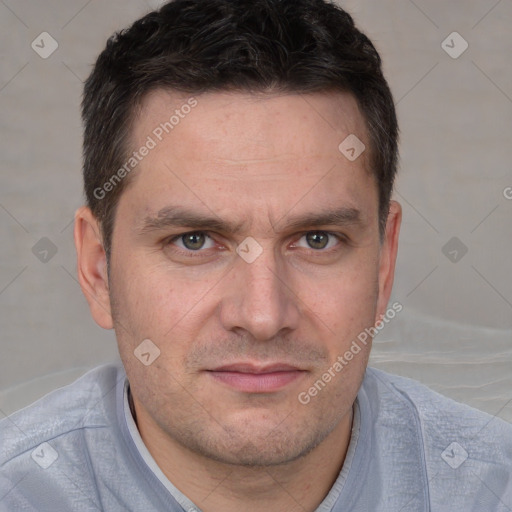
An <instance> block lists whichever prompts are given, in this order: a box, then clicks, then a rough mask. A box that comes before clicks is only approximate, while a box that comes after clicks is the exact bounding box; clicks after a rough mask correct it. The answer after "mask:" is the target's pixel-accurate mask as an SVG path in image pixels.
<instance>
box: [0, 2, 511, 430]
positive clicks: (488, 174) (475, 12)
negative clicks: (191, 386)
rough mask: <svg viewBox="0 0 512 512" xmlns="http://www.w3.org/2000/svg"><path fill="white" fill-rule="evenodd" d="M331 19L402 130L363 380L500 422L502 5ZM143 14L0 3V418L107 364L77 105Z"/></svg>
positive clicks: (507, 74) (411, 8) (503, 352)
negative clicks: (388, 254)
mask: <svg viewBox="0 0 512 512" xmlns="http://www.w3.org/2000/svg"><path fill="white" fill-rule="evenodd" d="M340 3H341V5H343V6H345V8H346V9H347V10H348V11H349V12H350V13H351V14H353V16H354V17H355V19H356V22H357V23H358V25H359V26H360V28H361V29H363V30H364V31H366V32H367V34H368V35H369V36H370V38H372V40H373V41H374V43H375V45H376V46H377V48H378V49H379V50H380V52H381V55H382V57H383V60H384V64H385V72H386V75H387V78H388V80H389V82H390V85H391V88H392V90H393V91H394V95H395V99H396V103H397V109H398V114H399V120H400V124H401V131H402V142H401V154H402V161H401V171H400V176H399V179H398V183H397V190H396V199H398V200H399V201H400V202H401V203H402V205H403V207H404V225H403V229H402V241H401V249H400V253H399V260H398V271H397V277H396V285H395V290H394V294H393V298H392V301H394V300H397V301H399V302H401V303H402V304H403V306H404V309H403V311H402V312H401V313H400V314H399V315H397V317H396V318H395V319H394V320H393V322H392V323H390V324H389V326H388V327H387V328H386V329H385V330H384V331H383V332H382V333H381V334H380V335H379V338H378V339H377V341H376V343H375V348H374V352H373V358H372V364H373V365H375V366H378V367H380V368H383V369H385V370H389V371H393V372H396V373H399V374H402V375H406V376H411V377H413V378H416V379H418V380H421V381H422V382H424V383H426V384H428V385H430V386H431V387H433V388H434V389H437V390H439V391H441V392H443V393H445V394H447V395H450V396H452V397H454V398H456V399H458V400H461V401H464V402H467V403H469V404H471V405H474V406H476V407H479V408H481V409H483V410H486V411H488V412H490V413H491V414H495V415H498V416H500V417H503V418H505V419H507V420H509V421H512V262H511V254H512V164H511V162H512V140H511V136H512V63H511V57H510V49H511V47H512V3H511V2H510V1H507V0H502V1H496V0H452V1H450V2H446V1H443V0H428V1H426V0H415V1H414V2H413V1H412V0H361V1H355V0H351V1H346V2H340ZM158 4H159V2H149V1H143V0H139V1H137V0H127V1H126V0H123V1H118V0H115V1H101V0H92V1H87V0H67V1H64V0H42V1H36V0H0V131H1V138H0V155H1V159H0V162H1V167H0V173H1V174H0V236H1V240H2V243H1V245H0V329H1V331H0V332H1V336H0V344H1V345H0V346H1V350H2V357H1V358H0V391H1V393H0V409H1V410H2V412H0V417H1V416H2V415H4V414H7V413H9V412H11V411H13V410H15V409H16V408H19V407H22V406H24V405H26V404H27V403H29V402H30V401H32V400H33V399H34V398H37V397H38V396H40V395H42V394H44V393H46V392H47V391H49V390H50V389H52V388H54V387H55V386H58V385H62V384H64V383H67V382H69V381H70V380H72V379H74V378H75V377H76V376H78V375H79V374H81V373H82V372H83V371H85V370H86V369H88V368H91V367H93V366H96V365H98V364H100V363H102V362H106V361H109V360H112V359H114V358H116V357H117V349H116V345H115V338H114V336H113V333H112V332H106V331H103V330H101V329H100V328H99V327H97V326H96V325H95V324H94V322H93V321H92V319H91V318H90V316H89V312H88V308H87V305H86V301H85V299H84V297H83V296H82V293H81V291H80V288H79V286H78V283H77V281H76V277H75V274H76V266H75V255H74V247H73V241H72V224H71V223H72V220H73V214H74V211H75V209H76V208H77V207H78V206H79V205H80V204H81V202H82V192H81V175H80V166H81V161H80V160H81V126H80V119H79V102H80V95H81V88H82V81H83V80H84V79H85V78H86V77H87V75H88V73H89V71H90V69H91V64H92V63H93V62H94V59H95V57H96V56H97V54H98V53H99V51H100V50H101V49H102V47H103V45H104V43H105V40H106V38H107V36H109V35H110V34H111V33H112V32H113V31H114V30H117V29H120V28H122V27H124V26H125V25H127V24H128V23H130V22H131V21H133V20H135V19H136V18H137V17H138V16H140V15H142V14H143V13H145V12H147V11H148V10H150V8H151V7H156V6H157V5H158ZM454 31H456V32H458V33H459V34H460V36H461V37H462V38H463V39H461V38H459V36H456V35H450V34H452V33H453V32H454ZM42 32H47V33H49V34H50V35H51V37H52V38H54V39H55V41H56V43H57V44H58V48H57V49H56V51H55V52H54V53H53V54H52V55H50V56H49V57H48V58H42V57H41V56H39V55H38V53H36V51H35V50H34V49H33V48H32V47H31V43H32V41H34V40H35V44H39V47H36V49H37V50H38V51H39V53H42V54H43V56H44V53H45V52H49V51H50V50H51V48H52V46H51V45H52V44H55V43H53V42H52V41H51V40H50V38H49V37H48V36H46V35H44V36H41V37H44V38H45V39H44V43H43V44H42V43H41V37H38V36H39V35H40V34H41V33H42ZM448 36H449V37H448ZM445 40H446V42H445V43H444V45H442V43H443V41H445ZM465 42H467V44H468V48H467V49H466V51H464V53H462V54H461V55H460V56H458V57H457V58H453V57H454V56H457V55H458V54H459V53H460V52H461V50H463V49H464V47H465ZM43 46H44V48H43ZM443 46H444V48H445V49H443ZM445 50H447V51H448V52H449V53H451V54H452V56H450V55H449V53H447V51H445ZM44 237H46V238H47V239H49V240H50V241H51V243H48V241H47V240H43V241H42V242H41V241H40V240H41V239H42V238H44ZM453 237H456V239H455V240H452V241H451V242H450V243H449V245H448V246H446V244H447V243H448V242H449V241H450V240H451V239H452V238H453ZM36 243H39V245H37V246H36V249H34V250H33V248H34V245H35V244H36ZM41 244H42V245H41ZM44 250H47V251H49V252H48V254H46V255H45V253H44V252H41V251H44ZM466 250H467V252H466V253H465V254H464V252H465V251H466ZM55 251H56V253H55V254H53V252H55ZM34 252H35V253H38V254H39V256H40V257H42V256H45V257H46V258H49V261H47V262H46V263H44V262H42V261H40V259H38V258H37V257H36V255H35V254H34ZM43 259H44V258H43ZM452 260H454V261H452Z"/></svg>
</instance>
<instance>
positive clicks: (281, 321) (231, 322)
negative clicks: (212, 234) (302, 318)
mask: <svg viewBox="0 0 512 512" xmlns="http://www.w3.org/2000/svg"><path fill="white" fill-rule="evenodd" d="M242 245H243V244H242ZM242 249H243V247H242ZM262 249H263V250H262V251H261V253H260V254H259V255H258V256H257V257H256V258H255V259H254V260H252V261H251V259H244V257H243V254H244V253H243V252H240V253H239V254H240V255H241V257H240V258H239V259H237V261H236V262H235V268H234V269H233V271H232V275H231V279H232V282H231V283H228V287H229V288H230V292H229V293H227V294H226V296H225V299H224V303H223V307H222V311H223V318H222V320H223V323H224V327H225V328H226V329H236V328H241V329H244V330H246V331H248V332H250V334H251V335H252V337H254V338H256V339H259V340H265V339H271V338H272V337H274V336H276V335H277V334H278V333H279V331H281V330H283V329H288V330H289V329H294V328H295V327H296V324H297V321H298V318H299V315H298V310H297V304H296V303H295V300H294V299H295V296H294V294H293V293H291V290H290V289H289V285H288V286H287V285H286V284H285V283H286V271H285V262H283V261H281V260H280V258H279V255H276V254H275V253H274V251H273V250H272V248H271V246H270V245H267V246H266V247H264V248H263V247H262ZM239 250H240V248H239Z"/></svg>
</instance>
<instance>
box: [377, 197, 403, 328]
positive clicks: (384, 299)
mask: <svg viewBox="0 0 512 512" xmlns="http://www.w3.org/2000/svg"><path fill="white" fill-rule="evenodd" d="M401 222H402V207H401V206H400V203H398V202H397V201H391V202H390V205H389V213H388V218H387V221H386V232H385V234H384V240H383V241H382V246H381V254H380V263H379V298H378V301H377V311H376V317H375V322H377V321H378V320H380V318H381V316H382V315H384V313H385V310H386V307H387V304H388V301H389V297H390V296H391V290H392V288H393V281H394V277H395V263H396V256H397V253H398V236H399V233H400V225H401Z"/></svg>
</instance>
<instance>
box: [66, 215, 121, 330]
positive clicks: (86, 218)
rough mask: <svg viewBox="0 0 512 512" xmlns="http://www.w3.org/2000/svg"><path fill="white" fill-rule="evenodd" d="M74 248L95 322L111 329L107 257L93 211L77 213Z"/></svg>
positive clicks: (79, 279)
mask: <svg viewBox="0 0 512 512" xmlns="http://www.w3.org/2000/svg"><path fill="white" fill-rule="evenodd" d="M74 236H75V247H76V254H77V268H78V281H79V283H80V287H81V288H82V292H83V294H84V295H85V298H86V299H87V302H88V303H89V308H90V310H91V314H92V317H93V318H94V321H95V322H96V323H97V324H98V325H99V326H100V327H103V328H104V329H112V327H113V322H112V314H111V310H110V297H109V286H108V276H107V257H106V254H105V250H104V249H103V241H102V237H101V230H100V227H99V223H98V221H97V220H96V217H95V216H94V215H93V213H92V212H91V210H90V208H88V207H86V206H83V207H82V208H79V209H78V210H77V211H76V213H75V231H74Z"/></svg>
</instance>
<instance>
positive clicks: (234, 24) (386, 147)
mask: <svg viewBox="0 0 512 512" xmlns="http://www.w3.org/2000/svg"><path fill="white" fill-rule="evenodd" d="M158 88H165V89H168V90H170V91H177V92H180V93H187V94H201V93H202V92H213V91H227V90H230V91H243V92H253V93H275V92H278V93H280V92H283V93H313V92H331V91H340V92H348V93H351V94H352V95H353V96H354V97H355V98H356V100H357V103H358V106H359V108H360V110H361V112H362V114H363V116H364V118H365V121H366V126H367V129H368V134H369V138H370V148H369V162H370V165H369V167H370V169H371V172H372V174H373V175H374V176H375V178H376V182H377V186H378V191H379V228H380V233H381V235H382V234H383V230H384V227H385V223H386V218H387V214H388V211H389V201H390V197H391V193H392V190H393V181H394V178H395V174H396V168H397V162H398V123H397V119H396V112H395V106H394V102H393V97H392V94H391V91H390V89H389V86H388V84H387V82H386V80H385V78H384V76H383V73H382V68H381V59H380V56H379V54H378V52H377V50H376V49H375V47H374V45H373V44H372V42H371V41H370V40H369V39H368V37H366V35H364V34H363V33H362V32H360V31H359V30H358V29H357V28H356V27H355V25H354V21H353V19H352V17H351V16H350V15H349V14H348V13H347V12H345V11H344V10H343V9H341V8H340V7H338V6H336V5H335V4H333V3H329V2H328V1H326V0H174V1H171V2H169V3H167V4H165V5H164V6H163V7H161V8H160V9H159V10H158V11H154V12H151V13H149V14H147V15H146V16H144V17H143V18H141V19H139V20H138V21H136V22H135V23H133V25H131V27H129V28H127V29H125V30H122V31H120V32H118V33H115V34H114V35H113V36H112V37H110V39H109V40H108V42H107V45H106V47H105V49H104V50H103V52H102V53H101V54H100V56H99V57H98V59H97V61H96V64H95V66H94V69H93V71H92V72H91V75H90V76H89V78H88V79H87V81H86V82H85V87H84V95H83V101H82V119H83V122H84V143H83V157H84V166H83V177H84V188H85V195H86V201H87V205H88V206H89V207H90V208H91V210H92V212H93V214H94V216H95V217H96V218H97V219H98V221H99V224H100V227H101V230H102V236H103V243H104V248H105V251H106V254H107V260H108V259H109V256H110V251H111V242H112V232H113V226H114V220H115V212H116V207H117V204H118V201H119V198H120V197H121V194H122V192H123V190H124V189H125V187H126V185H127V183H128V180H129V178H130V176H127V177H126V178H124V179H123V180H120V181H119V183H116V184H115V185H116V186H114V187H109V192H108V193H104V190H105V189H104V188H103V187H104V185H105V183H107V182H108V181H109V180H111V178H112V177H113V175H114V173H115V172H116V171H117V170H118V169H120V168H121V167H122V166H123V164H125V163H126V159H127V155H129V154H130V148H129V147H128V146H129V137H130V134H131V130H132V121H133V118H134V114H135V113H136V112H137V108H138V107H140V105H141V102H142V100H143V99H144V97H145V96H146V95H147V94H148V93H149V92H150V91H153V90H155V89H158ZM340 142H341V141H340ZM123 175H124V173H123ZM99 190H102V191H103V192H102V193H101V194H99V193H98V191H99Z"/></svg>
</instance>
